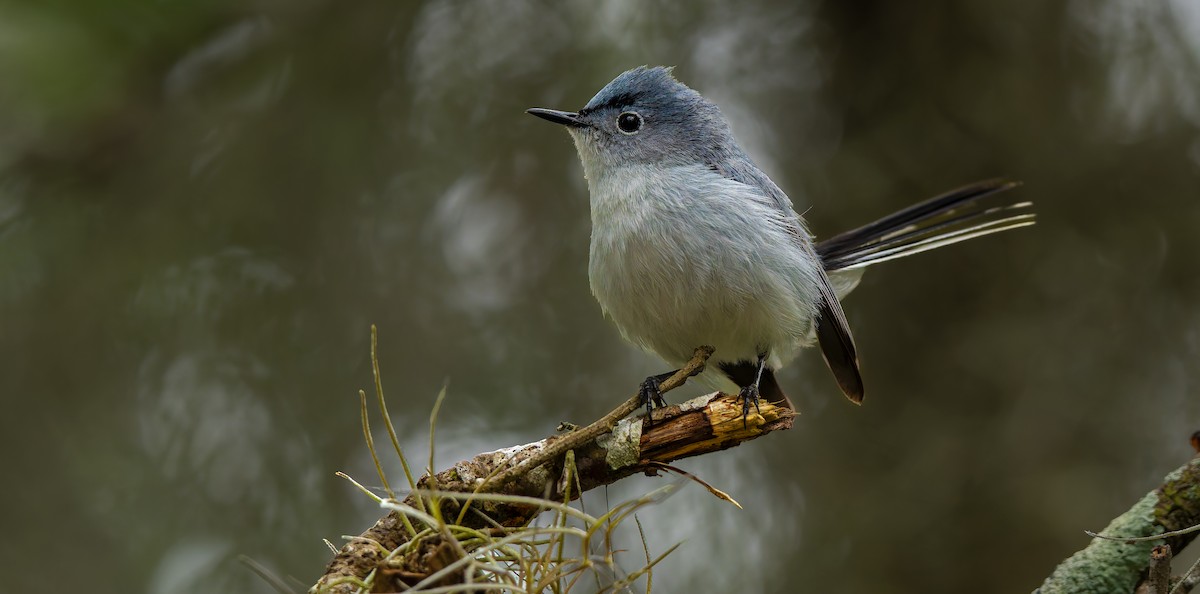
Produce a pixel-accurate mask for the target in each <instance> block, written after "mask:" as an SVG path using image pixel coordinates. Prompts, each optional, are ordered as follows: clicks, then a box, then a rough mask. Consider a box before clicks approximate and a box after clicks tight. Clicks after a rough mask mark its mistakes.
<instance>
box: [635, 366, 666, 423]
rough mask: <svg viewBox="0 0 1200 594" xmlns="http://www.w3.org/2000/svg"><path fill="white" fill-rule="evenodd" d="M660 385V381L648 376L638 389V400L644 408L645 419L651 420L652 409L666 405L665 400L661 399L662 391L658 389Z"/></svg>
mask: <svg viewBox="0 0 1200 594" xmlns="http://www.w3.org/2000/svg"><path fill="white" fill-rule="evenodd" d="M661 385H662V380H661V379H659V378H657V377H655V376H650V377H648V378H646V381H643V382H642V385H641V386H640V387H639V388H638V398H639V400H641V404H642V405H643V406H645V407H646V418H647V419H651V417H650V412H651V411H653V410H654V407H658V408H662V407H664V406H666V405H667V400H666V399H665V398H663V395H662V390H660V389H659V387H660V386H661Z"/></svg>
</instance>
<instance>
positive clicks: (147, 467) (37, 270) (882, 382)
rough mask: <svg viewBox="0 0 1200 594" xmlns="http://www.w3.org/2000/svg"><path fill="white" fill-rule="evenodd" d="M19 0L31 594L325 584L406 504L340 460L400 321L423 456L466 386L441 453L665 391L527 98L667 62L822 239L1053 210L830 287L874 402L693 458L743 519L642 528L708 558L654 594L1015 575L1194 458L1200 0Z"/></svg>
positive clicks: (11, 374) (9, 556)
mask: <svg viewBox="0 0 1200 594" xmlns="http://www.w3.org/2000/svg"><path fill="white" fill-rule="evenodd" d="M0 13H3V18H0V349H2V351H0V352H2V355H3V359H2V360H3V364H2V365H0V395H2V396H3V399H4V400H3V412H2V414H0V419H2V420H0V431H2V435H3V436H4V445H3V452H4V453H3V473H4V476H5V479H4V485H5V488H4V489H3V490H0V526H2V527H3V533H4V534H3V538H0V574H2V575H4V576H5V577H4V584H5V585H4V588H5V589H9V590H11V591H50V590H51V589H54V590H62V591H65V590H68V589H71V590H86V591H89V592H139V591H141V592H150V593H160V592H161V593H176V592H216V591H244V592H267V591H269V590H268V588H267V586H266V585H265V584H263V583H262V582H260V581H259V580H258V579H257V578H255V577H254V576H252V575H251V574H250V573H249V572H248V571H246V570H245V569H244V568H243V567H241V566H240V565H239V564H238V563H237V561H236V557H237V556H238V555H240V554H244V555H247V556H249V557H252V558H254V559H255V560H257V561H259V562H261V563H262V564H264V565H266V566H267V567H269V568H271V569H272V570H273V571H276V572H278V573H279V574H282V575H291V576H296V577H297V578H299V579H300V581H301V582H304V583H306V584H307V583H311V582H312V581H313V580H314V579H315V578H316V577H317V576H318V575H319V574H320V572H321V570H322V568H323V567H324V564H325V562H326V561H327V560H328V558H329V553H328V551H327V550H326V549H325V546H324V544H322V542H321V539H322V538H328V539H330V540H333V541H335V542H340V540H339V536H340V535H342V534H351V533H358V532H359V531H360V530H361V529H363V528H365V527H366V526H367V525H369V524H370V523H371V522H372V521H373V520H374V519H375V517H376V516H377V515H378V514H379V511H378V510H377V509H375V508H374V506H373V505H372V504H371V503H370V502H369V500H367V498H366V497H364V496H362V495H361V494H359V493H357V492H356V491H355V490H354V489H352V488H351V487H350V486H349V485H348V484H347V483H345V482H343V481H341V480H339V479H337V478H335V477H334V476H333V473H334V471H337V470H343V471H346V472H349V473H350V474H352V475H354V476H356V477H358V478H360V479H361V480H363V481H364V482H366V483H368V484H376V483H377V481H376V480H375V479H374V478H373V471H372V469H371V467H370V462H369V459H368V458H367V456H366V453H365V448H364V447H363V445H362V439H361V437H360V435H359V433H358V403H357V395H356V390H357V389H359V388H368V387H369V386H370V381H371V379H370V370H369V362H368V357H367V352H368V342H369V341H368V329H369V325H370V324H371V323H375V324H378V326H379V329H380V335H381V357H382V361H381V362H382V366H383V369H384V379H385V386H386V388H387V390H388V394H389V395H390V398H391V403H392V404H393V418H394V419H395V420H396V421H397V423H398V424H399V429H400V430H401V432H402V439H403V440H404V444H405V446H406V447H407V448H408V451H409V452H410V454H411V455H412V456H413V458H414V459H416V460H417V461H418V465H419V466H420V465H423V463H422V462H420V461H421V460H423V459H424V458H425V456H426V455H427V450H426V446H425V443H426V435H427V427H426V423H427V418H428V412H429V410H430V408H431V406H432V403H433V399H434V397H435V395H436V393H437V391H438V390H439V388H440V387H441V386H442V385H443V382H445V381H446V380H447V379H448V380H449V391H448V398H447V401H446V403H445V406H444V408H443V412H442V416H441V420H440V424H439V427H438V446H439V449H438V453H437V463H438V464H439V465H442V466H444V465H446V464H448V463H451V462H453V461H454V460H457V459H459V458H462V457H465V456H468V455H470V454H474V453H476V452H478V451H483V450H488V449H494V448H497V447H501V446H507V445H512V444H516V443H522V442H526V441H531V440H534V439H537V438H539V437H541V436H543V435H545V434H547V433H548V432H550V431H552V429H553V428H554V426H555V425H557V424H558V422H559V421H560V420H564V419H569V420H573V421H577V422H582V421H587V420H590V419H593V418H595V417H597V416H598V415H600V414H602V413H603V412H605V411H607V410H608V409H609V408H610V407H611V406H613V405H614V404H615V403H616V402H617V401H618V400H620V399H621V398H624V397H626V396H627V395H628V394H629V393H630V392H631V390H632V388H633V386H635V384H636V383H637V382H638V381H639V380H640V379H641V378H642V377H644V376H645V375H647V374H649V373H655V372H659V371H662V370H663V367H662V365H661V364H660V363H659V362H657V361H655V360H654V359H653V358H651V357H649V356H647V355H643V354H641V353H639V352H637V351H635V350H634V349H633V348H631V347H629V346H627V345H625V344H623V343H622V342H621V340H620V338H619V337H618V335H617V332H616V330H615V329H614V328H613V327H612V325H611V324H610V323H609V322H607V321H606V320H604V319H603V318H602V316H601V314H600V311H599V307H598V306H597V305H596V304H595V303H594V302H593V300H592V298H591V296H590V295H589V290H588V284H587V274H586V261H587V244H588V233H589V222H588V206H587V191H586V186H585V183H584V181H583V179H582V173H581V170H580V167H579V165H578V163H577V160H576V157H575V155H574V150H573V148H572V146H571V144H570V141H569V139H568V137H567V135H566V134H565V133H564V132H563V131H562V130H560V129H557V128H556V127H554V126H551V125H549V124H547V123H546V122H542V121H539V120H536V119H535V118H532V117H529V116H527V115H524V114H523V113H522V111H523V110H524V109H525V108H527V107H531V106H543V107H557V108H564V109H574V108H578V107H581V106H582V105H583V104H584V103H585V102H586V101H587V100H588V98H590V97H591V95H592V94H593V93H594V92H595V91H596V90H598V89H599V88H600V87H601V86H602V85H603V84H604V83H606V82H608V80H610V79H611V78H612V77H613V76H615V75H616V74H617V73H619V72H621V71H622V70H624V69H626V68H629V67H632V66H637V65H640V64H668V65H671V64H673V65H677V66H678V68H677V70H676V74H677V75H678V77H679V78H680V79H681V80H683V81H684V82H686V83H688V84H689V85H691V86H693V87H694V88H696V89H698V90H699V91H700V92H701V93H704V94H705V95H707V96H708V97H710V98H712V99H713V100H715V101H717V102H718V103H719V104H720V105H721V106H722V108H723V109H724V111H725V113H726V115H727V116H728V117H729V118H730V119H731V121H732V123H733V126H734V130H735V132H736V134H737V135H738V137H739V138H740V139H741V141H742V143H743V145H744V146H745V148H746V149H747V150H748V151H749V152H750V153H751V154H752V155H754V157H755V158H756V159H757V160H758V163H759V165H760V166H761V167H763V168H764V169H765V170H766V171H767V172H768V173H770V175H771V176H772V177H773V178H774V180H775V181H776V182H777V183H778V184H779V185H780V186H781V187H783V188H784V189H785V191H787V192H788V193H789V194H790V195H791V196H792V198H793V200H794V201H795V202H796V205H797V209H798V210H801V211H806V212H807V217H808V218H809V220H810V222H811V227H812V229H813V231H814V232H815V233H816V234H817V235H818V236H822V235H825V236H827V235H829V234H831V233H835V232H838V231H841V230H844V229H846V228H849V227H852V226H857V225H859V224H862V223H864V222H867V221H868V220H871V219H873V218H875V217H877V216H880V215H883V214H886V213H887V212H890V211H892V210H894V209H897V208H900V207H902V206H905V205H907V204H909V203H911V202H914V201H916V200H919V199H923V198H925V197H928V196H930V195H933V194H935V193H938V192H940V191H942V190H945V189H948V188H951V187H954V186H957V185H960V184H963V183H966V182H970V181H974V180H976V179H982V178H986V177H992V176H996V175H1011V176H1013V177H1016V178H1019V179H1022V180H1024V182H1025V186H1024V187H1022V188H1021V189H1019V190H1018V192H1019V194H1014V197H1016V196H1019V197H1020V198H1022V199H1028V200H1032V201H1034V202H1036V203H1037V211H1038V213H1039V223H1038V225H1037V226H1036V227H1034V228H1032V229H1026V230H1021V231H1018V232H1014V233H1010V234H1005V235H1003V236H1000V237H993V238H988V239H984V240H980V241H976V242H972V243H970V244H966V245H961V246H956V247H955V248H954V249H950V250H945V251H942V252H937V253H932V254H927V255H923V256H919V257H916V258H912V259H909V260H905V261H902V262H895V263H891V264H888V265H885V266H881V267H879V268H878V269H874V270H872V271H871V273H870V274H868V275H867V277H866V279H865V281H864V282H863V284H862V286H861V287H860V288H859V290H858V291H857V292H856V293H855V294H854V295H852V296H851V297H850V298H849V299H848V300H847V301H846V304H845V306H846V313H847V316H848V317H849V318H850V320H851V323H852V325H853V327H854V330H855V336H856V338H857V340H858V343H859V349H860V355H861V357H862V360H863V372H864V374H865V377H866V382H867V386H868V397H867V401H866V404H865V405H864V406H863V407H862V408H856V407H853V406H851V405H849V404H847V403H846V402H844V401H843V400H842V398H841V396H840V395H839V394H838V392H837V388H836V386H835V385H834V383H833V382H832V381H831V379H830V377H829V376H828V373H827V372H826V371H825V370H824V368H823V364H822V363H821V361H820V357H819V355H817V353H816V352H807V353H805V354H804V356H803V357H801V359H800V361H798V362H797V363H796V364H795V365H794V366H793V367H791V368H789V369H788V371H787V372H786V373H785V374H784V376H783V381H784V385H785V386H786V387H787V389H788V390H789V392H790V393H791V394H792V396H793V398H794V399H795V400H796V401H797V403H798V405H799V406H800V407H801V409H802V412H803V415H802V416H801V417H800V418H799V420H798V422H797V424H796V427H795V428H794V429H793V430H792V431H790V432H788V433H787V434H780V435H773V436H771V437H769V438H767V439H764V440H761V441H756V442H754V443H751V444H749V445H746V446H744V447H741V448H737V449H736V450H733V451H730V452H727V453H724V454H719V455H714V456H709V457H707V458H705V459H702V460H695V461H688V462H685V463H684V466H685V467H686V468H687V469H689V470H691V471H692V472H695V473H697V474H699V475H700V476H701V477H703V478H704V479H706V480H708V481H710V482H712V483H714V484H715V485H716V486H718V487H720V488H721V489H723V490H725V491H727V492H729V493H730V494H731V495H732V496H733V497H735V498H736V499H738V500H739V501H740V502H742V503H743V504H744V505H745V506H746V510H745V511H739V510H737V509H734V508H733V507H732V506H729V505H727V504H724V503H721V502H719V501H717V500H716V499H714V498H713V497H711V496H709V495H708V494H707V493H705V492H703V491H702V490H701V489H698V488H688V489H686V490H685V491H684V492H683V493H681V494H679V495H678V496H676V497H674V498H672V499H670V500H668V501H667V502H665V503H663V504H661V505H659V506H657V507H655V508H653V509H652V510H648V511H646V512H643V513H642V514H640V518H641V520H642V522H643V524H644V525H645V527H646V529H647V532H648V537H649V540H650V544H651V549H652V551H653V552H661V551H663V550H665V549H666V548H667V547H669V546H670V545H672V544H674V543H675V542H678V541H680V540H683V541H684V544H683V546H682V547H680V548H679V550H678V551H677V552H676V553H675V554H674V555H672V556H671V557H670V558H669V559H668V560H667V561H665V562H664V563H663V565H662V566H661V567H660V569H659V571H658V573H657V574H656V579H655V587H656V591H657V590H658V589H660V588H661V591H665V592H680V591H688V590H690V591H693V592H717V591H744V592H760V591H761V592H793V591H809V592H868V591H869V592H874V593H887V592H963V591H971V592H1020V591H1029V590H1031V589H1032V588H1033V587H1035V586H1036V585H1037V584H1038V583H1040V581H1041V579H1042V578H1043V577H1044V576H1045V575H1046V574H1047V573H1048V572H1049V571H1050V569H1051V568H1052V567H1053V566H1054V565H1055V564H1056V563H1057V562H1058V561H1059V560H1060V559H1061V558H1063V557H1064V556H1065V555H1067V554H1068V553H1070V552H1072V551H1074V550H1075V549H1077V548H1079V547H1081V546H1083V545H1084V544H1085V543H1086V537H1085V536H1084V534H1083V532H1082V531H1083V530H1084V529H1100V528H1102V527H1103V526H1104V525H1105V524H1106V523H1107V521H1108V519H1110V518H1111V517H1112V516H1114V515H1116V514H1117V513H1118V512H1120V511H1122V510H1123V509H1125V508H1126V507H1127V506H1128V505H1129V504H1131V503H1132V502H1134V501H1135V500H1136V499H1137V498H1138V497H1140V496H1141V495H1142V494H1143V493H1144V492H1145V491H1146V490H1148V489H1150V488H1151V487H1153V486H1154V485H1156V484H1157V482H1158V480H1159V478H1160V477H1161V475H1163V474H1164V473H1165V472H1167V471H1168V470H1170V469H1172V468H1174V467H1176V466H1177V465H1179V464H1181V463H1182V462H1183V461H1184V460H1186V459H1187V458H1188V457H1189V456H1190V455H1191V450H1190V448H1189V447H1188V445H1187V437H1188V435H1189V434H1190V433H1191V432H1192V431H1194V430H1196V429H1200V398H1197V395H1196V392H1197V382H1198V380H1200V370H1198V368H1197V360H1198V358H1200V357H1198V355H1200V275H1198V274H1197V255H1198V254H1200V237H1198V235H1197V233H1196V229H1197V226H1198V225H1200V9H1198V8H1197V4H1196V3H1194V2H1189V1H1188V0H1174V1H1166V2H1159V3H1155V2H1150V3H1146V2H1137V1H1133V0H1097V1H1082V0H1081V1H1075V2H1043V1H1041V0H1017V1H1012V2H989V1H983V0H978V1H968V2H950V1H946V2H921V3H912V2H905V3H897V2H853V3H850V2H825V3H816V2H808V3H793V2H762V3H737V4H733V3H724V2H688V3H679V4H675V5H667V4H660V3H643V2H633V1H627V2H619V3H618V2H613V3H601V2H584V1H572V2H332V1H330V2H316V1H309V2H296V1H282V0H278V1H269V0H268V1H260V2H251V3H246V2H232V1H227V2H210V3H199V2H133V1H125V2H83V1H79V2H69V1H57V2H54V1H40V2H2V3H0ZM691 393H695V389H693V391H692V392H691ZM680 397H682V395H680V394H672V398H673V399H676V400H678V399H679V398H680ZM393 466H395V465H394V464H393ZM399 477H400V474H399V471H398V468H394V469H393V480H394V481H397V480H399ZM660 484H662V479H650V478H637V479H632V480H629V481H627V482H626V483H625V484H623V485H620V486H619V487H614V488H612V489H610V490H609V491H608V492H607V493H597V494H596V497H594V498H591V499H589V501H588V502H587V506H588V510H589V511H593V512H595V511H600V510H603V509H604V508H605V507H606V506H607V505H608V504H609V503H615V502H616V501H620V500H623V499H625V498H628V497H631V496H634V495H636V494H640V493H643V492H645V491H648V490H650V489H652V488H654V487H655V486H657V485H660ZM623 538H624V539H625V541H624V542H623V545H624V546H626V547H627V548H630V549H631V551H630V552H629V553H625V554H624V556H623V557H619V559H621V560H623V561H622V562H623V564H624V566H625V567H627V568H628V569H635V568H637V567H638V566H640V560H641V558H642V557H641V552H640V551H639V550H637V547H638V545H637V540H636V532H635V531H634V529H633V528H632V526H630V527H629V530H627V531H626V532H625V533H624V534H623Z"/></svg>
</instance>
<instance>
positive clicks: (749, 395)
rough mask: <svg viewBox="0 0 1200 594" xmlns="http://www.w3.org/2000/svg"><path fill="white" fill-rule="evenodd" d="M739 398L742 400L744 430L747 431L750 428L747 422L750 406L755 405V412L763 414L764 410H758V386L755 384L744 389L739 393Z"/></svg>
mask: <svg viewBox="0 0 1200 594" xmlns="http://www.w3.org/2000/svg"><path fill="white" fill-rule="evenodd" d="M738 398H741V399H742V428H743V429H745V428H747V427H749V425H748V423H747V422H746V417H749V416H750V405H751V404H753V405H754V412H756V413H761V412H762V410H760V409H759V408H758V384H757V383H753V384H750V385H749V386H745V387H743V388H742V389H741V391H739V392H738Z"/></svg>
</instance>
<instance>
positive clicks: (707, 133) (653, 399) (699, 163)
mask: <svg viewBox="0 0 1200 594" xmlns="http://www.w3.org/2000/svg"><path fill="white" fill-rule="evenodd" d="M527 111H528V113H530V114H532V115H535V116H538V117H540V118H543V119H546V120H549V121H551V122H555V123H558V124H562V125H563V126H565V127H566V128H567V131H568V132H570V134H571V137H572V138H573V139H574V141H575V148H576V149H577V150H578V152H579V159H580V161H582V163H583V172H584V176H585V177H586V178H587V182H588V188H589V191H590V193H591V216H592V239H591V252H590V262H589V265H588V273H589V276H590V279H591V286H592V293H593V294H594V295H595V296H596V300H597V301H599V302H600V306H601V307H602V308H603V309H604V312H605V313H606V314H607V315H608V316H609V317H611V318H612V320H613V321H614V322H615V323H616V325H617V327H618V328H619V329H620V330H621V334H622V335H623V336H624V337H625V338H626V339H627V340H629V341H630V342H632V343H634V344H636V345H638V346H640V347H642V348H643V349H645V350H647V351H650V352H652V353H654V354H657V355H658V356H660V357H662V358H663V359H664V360H666V361H667V363H669V364H671V365H674V366H681V365H683V363H685V362H686V361H687V360H688V359H690V358H691V356H692V353H693V350H694V349H695V348H696V347H698V346H700V345H711V346H713V347H714V348H715V352H714V355H713V357H712V358H711V359H710V360H709V362H708V365H707V367H706V369H705V371H704V373H703V374H701V379H702V380H705V381H706V383H708V384H709V385H712V386H713V387H715V388H717V389H720V390H722V391H724V392H728V393H734V392H736V393H738V394H739V395H740V396H741V398H742V401H743V411H744V412H746V413H749V410H750V407H751V406H752V405H753V406H757V404H758V399H759V397H760V395H761V396H762V397H764V398H766V399H767V400H768V401H771V402H778V401H787V397H786V396H785V395H784V393H783V390H782V389H781V388H780V386H779V383H778V382H777V381H776V378H775V370H777V369H779V368H780V366H782V365H784V364H785V363H787V362H788V361H789V360H790V359H792V358H793V357H794V356H795V355H796V353H797V351H798V350H799V349H800V348H801V347H804V346H809V345H811V344H812V343H813V342H814V341H816V342H819V343H820V345H821V352H822V354H823V355H824V357H825V362H826V363H827V364H828V365H829V368H830V370H832V371H833V375H834V378H835V379H836V380H837V383H838V385H839V386H840V387H841V390H842V392H843V393H845V395H846V397H848V398H849V399H850V400H851V401H853V402H855V403H860V402H862V399H863V382H862V377H861V375H860V374H859V366H858V353H857V351H856V350H855V347H854V338H853V337H852V336H851V334H850V326H849V325H848V324H847V322H846V316H845V314H844V313H843V312H842V306H841V304H840V303H839V301H838V300H839V299H840V298H841V297H844V296H845V295H846V294H847V293H849V292H850V291H851V290H852V289H853V288H854V287H855V286H856V285H857V284H858V280H859V278H860V277H861V274H862V269H863V268H864V267H866V266H869V265H871V264H875V263H878V262H883V261H886V260H891V259H893V258H899V257H903V256H907V255H910V254H915V253H918V252H922V251H925V250H929V249H933V248H936V247H940V246H943V245H949V244H952V243H957V242H959V241H964V240H967V239H971V238H974V237H979V236H982V235H988V234H991V233H998V232H1000V231H1006V230H1009V229H1015V228H1018V227H1023V226H1026V225H1032V224H1033V222H1034V215H1033V214H1032V213H1031V212H1028V210H1029V208H1030V206H1031V204H1030V203H1028V202H1018V203H1011V204H1005V205H1000V206H994V207H988V206H985V205H983V204H982V203H981V202H980V200H981V199H983V198H985V197H987V196H989V195H992V194H995V193H996V192H1000V191H1003V190H1007V189H1009V188H1012V187H1014V186H1015V185H1017V182H1013V181H1008V180H991V181H984V182H979V183H975V184H972V185H969V186H966V187H964V188H960V189H958V190H954V191H951V192H948V193H946V194H943V195H941V196H938V197H936V198H933V199H931V200H928V201H926V202H922V203H920V204H916V205H914V206H911V207H908V208H906V209H904V210H901V211H899V212H896V213H894V214H892V215H889V216H886V217H884V218H882V219H880V220H878V221H875V222H874V223H871V224H869V225H865V226H863V227H859V228H858V229H854V230H851V231H847V232H846V233H842V234H840V235H836V236H834V237H832V238H830V239H826V240H824V241H821V242H817V243H814V242H813V238H812V236H811V235H809V232H808V230H807V228H806V227H805V224H804V219H803V218H802V217H801V216H800V215H798V214H796V211H795V210H794V209H793V207H792V202H791V200H789V199H788V197H787V195H786V194H784V193H783V191H782V190H780V189H779V186H776V185H775V183H774V182H772V181H771V179H770V178H768V177H767V175H766V174H765V173H763V172H762V171H761V170H760V169H759V168H758V167H757V166H755V164H754V162H753V161H752V160H751V159H750V157H749V156H748V155H747V154H746V153H745V151H743V150H742V149H741V147H740V146H738V143H737V141H736V140H735V139H734V137H733V133H732V132H731V131H730V127H729V123H728V122H727V121H726V120H725V118H724V117H723V116H722V115H721V111H720V109H718V108H717V106H716V105H715V104H713V103H712V102H711V101H708V100H707V99H705V98H704V97H702V96H700V94H699V93H697V92H696V91H694V90H692V89H691V88H689V87H687V86H686V85H684V84H683V83H680V82H679V81H677V80H676V79H675V78H674V76H672V74H671V70H670V69H669V68H663V67H646V66H643V67H639V68H634V69H632V70H629V71H627V72H624V73H622V74H621V75H619V76H617V77H616V78H615V79H613V81H612V82H610V83H608V85H606V86H605V87H604V88H603V89H601V90H600V92H599V93H597V94H596V96H595V97H593V98H592V100H591V101H588V103H587V105H585V106H584V107H583V109H580V110H579V111H577V112H569V111H558V110H553V109H544V108H532V109H529V110H527ZM672 373H674V372H668V373H665V374H662V375H658V376H651V377H649V378H646V381H645V382H643V383H642V385H641V391H640V394H641V397H642V399H643V400H644V403H645V405H646V407H647V410H649V409H650V408H651V407H652V406H653V405H655V404H657V405H659V406H662V405H664V404H665V402H664V401H663V398H662V394H661V392H659V384H660V383H661V382H662V381H663V380H664V379H666V378H667V377H670V375H671V374H672ZM789 405H790V403H789Z"/></svg>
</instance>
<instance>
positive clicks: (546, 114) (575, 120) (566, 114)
mask: <svg viewBox="0 0 1200 594" xmlns="http://www.w3.org/2000/svg"><path fill="white" fill-rule="evenodd" d="M525 113H527V114H529V115H535V116H537V117H539V118H542V119H543V120H548V121H551V122H554V123H555V124H562V125H564V126H570V127H572V128H583V127H585V126H587V124H585V123H584V122H583V120H580V119H579V114H577V113H575V112H572V111H559V110H557V109H546V108H543V107H530V108H529V109H526V110H525Z"/></svg>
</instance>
